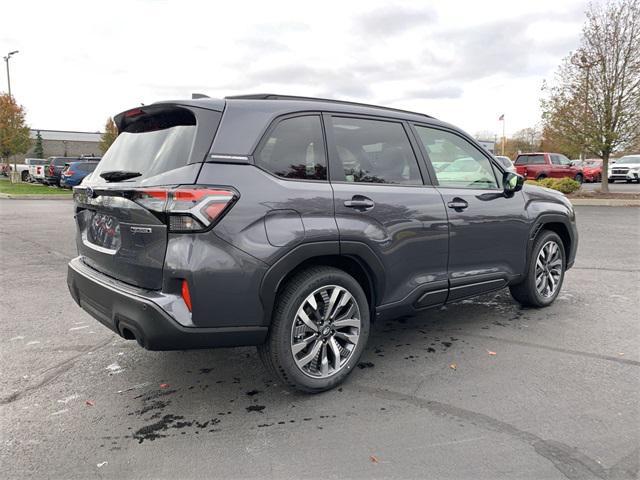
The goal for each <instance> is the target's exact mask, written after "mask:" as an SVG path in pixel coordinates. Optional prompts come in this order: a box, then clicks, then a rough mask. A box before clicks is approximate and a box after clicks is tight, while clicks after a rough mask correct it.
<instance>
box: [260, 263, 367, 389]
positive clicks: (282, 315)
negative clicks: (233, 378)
mask: <svg viewBox="0 0 640 480" xmlns="http://www.w3.org/2000/svg"><path fill="white" fill-rule="evenodd" d="M369 323H370V313H369V305H368V301H367V297H366V295H365V293H364V291H363V290H362V287H361V286H360V284H359V283H358V282H357V281H356V280H355V279H354V278H353V277H351V276H350V275H348V274H347V273H345V272H344V271H342V270H339V269H337V268H333V267H327V266H318V267H311V268H309V269H307V270H303V271H302V272H300V273H298V274H296V275H295V276H294V277H292V278H291V279H290V280H289V281H288V282H287V283H286V285H284V287H283V289H282V290H281V291H280V293H279V295H278V298H277V299H276V306H275V309H274V312H273V316H272V320H271V328H270V331H269V336H268V338H267V341H266V342H265V343H264V344H262V345H260V346H259V347H258V353H259V354H260V357H261V359H262V361H263V363H264V364H265V366H266V367H267V369H268V370H270V371H271V372H272V374H274V375H275V376H276V377H278V378H279V379H280V380H282V381H283V382H284V383H285V384H286V385H287V386H289V387H290V388H293V389H296V390H301V391H304V392H309V393H317V392H322V391H325V390H329V389H331V388H334V387H335V386H336V385H339V384H340V383H342V381H343V380H344V379H345V378H346V377H347V375H349V373H350V372H351V370H353V368H354V367H355V366H356V365H357V362H358V360H359V359H360V356H361V355H362V352H363V350H364V348H365V345H366V343H367V339H368V337H369Z"/></svg>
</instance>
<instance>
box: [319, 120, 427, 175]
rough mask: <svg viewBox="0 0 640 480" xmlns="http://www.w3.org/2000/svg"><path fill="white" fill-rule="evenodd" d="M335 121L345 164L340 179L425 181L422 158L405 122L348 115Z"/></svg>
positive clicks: (338, 141)
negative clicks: (410, 139) (422, 171)
mask: <svg viewBox="0 0 640 480" xmlns="http://www.w3.org/2000/svg"><path fill="white" fill-rule="evenodd" d="M332 124H333V126H332V128H333V135H334V138H335V142H336V150H337V155H338V160H339V162H340V163H339V164H340V166H341V167H342V171H341V172H337V178H338V179H340V180H345V181H347V182H361V183H391V184H401V185H422V176H421V175H420V170H419V168H418V161H417V160H416V156H415V154H414V152H413V148H411V144H410V143H409V138H408V137H407V133H406V132H405V130H404V127H403V126H402V124H400V123H395V122H384V121H380V120H366V119H361V118H344V117H334V118H333V121H332ZM342 175H343V176H342Z"/></svg>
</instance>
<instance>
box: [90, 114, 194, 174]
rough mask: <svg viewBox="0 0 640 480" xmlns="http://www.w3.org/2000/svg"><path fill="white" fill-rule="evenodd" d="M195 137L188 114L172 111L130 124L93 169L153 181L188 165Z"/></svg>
mask: <svg viewBox="0 0 640 480" xmlns="http://www.w3.org/2000/svg"><path fill="white" fill-rule="evenodd" d="M195 135H196V118H195V116H194V115H193V113H191V112H190V111H189V110H186V109H183V108H173V109H171V110H165V111H161V112H158V113H155V114H151V115H142V116H141V117H140V119H138V120H135V119H134V120H133V121H130V123H128V124H127V126H126V127H125V129H124V130H123V131H122V132H121V133H120V135H118V138H116V140H115V142H113V144H112V145H111V147H110V148H109V150H107V152H106V153H105V154H104V156H103V157H102V160H101V161H100V163H99V164H98V168H96V170H95V172H96V175H95V176H96V177H98V176H99V175H100V174H101V173H103V172H111V171H127V172H138V173H141V174H142V175H141V176H139V177H137V178H136V179H135V180H141V179H143V178H149V177H153V176H155V175H159V174H161V173H164V172H168V171H170V170H174V169H176V168H179V167H182V166H185V165H187V164H188V163H189V158H190V155H191V149H192V147H193V143H194V139H195Z"/></svg>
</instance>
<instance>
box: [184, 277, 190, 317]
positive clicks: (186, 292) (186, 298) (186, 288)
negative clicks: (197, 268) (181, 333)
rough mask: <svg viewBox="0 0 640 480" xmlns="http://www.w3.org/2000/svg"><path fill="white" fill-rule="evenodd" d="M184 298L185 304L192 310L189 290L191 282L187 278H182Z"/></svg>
mask: <svg viewBox="0 0 640 480" xmlns="http://www.w3.org/2000/svg"><path fill="white" fill-rule="evenodd" d="M182 300H184V304H185V305H186V306H187V308H188V309H189V311H191V292H189V284H188V283H187V281H186V280H182Z"/></svg>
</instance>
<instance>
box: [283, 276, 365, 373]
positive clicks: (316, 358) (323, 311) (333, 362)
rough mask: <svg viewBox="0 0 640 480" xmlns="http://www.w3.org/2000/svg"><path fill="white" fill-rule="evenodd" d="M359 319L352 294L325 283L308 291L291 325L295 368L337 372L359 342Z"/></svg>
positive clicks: (360, 325) (312, 371)
mask: <svg viewBox="0 0 640 480" xmlns="http://www.w3.org/2000/svg"><path fill="white" fill-rule="evenodd" d="M361 329H362V322H361V317H360V308H359V307H358V302H357V301H356V299H355V298H354V296H353V295H352V294H351V293H349V291H348V290H347V289H345V288H344V287H340V286H338V285H327V286H324V287H321V288H318V289H316V290H315V291H314V292H312V293H311V294H309V295H308V296H307V297H306V298H305V299H304V301H303V302H302V304H301V305H300V307H299V308H298V311H297V312H296V318H295V320H294V322H293V324H292V327H291V353H292V354H293V359H294V361H295V363H296V365H297V366H298V368H299V369H300V370H301V371H302V372H303V373H304V374H305V375H308V376H310V377H313V378H327V377H331V376H332V375H335V374H336V373H338V372H339V371H340V370H342V368H344V366H345V365H346V364H347V361H348V360H349V358H350V357H351V355H352V353H353V352H354V350H355V348H356V346H357V345H358V339H359V338H360V332H361Z"/></svg>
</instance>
